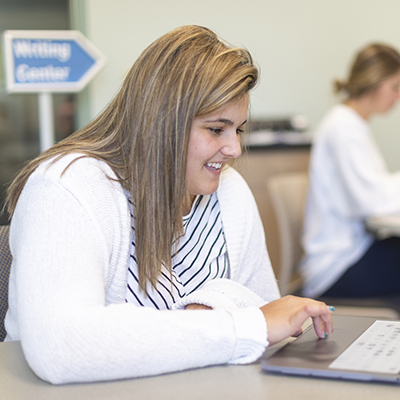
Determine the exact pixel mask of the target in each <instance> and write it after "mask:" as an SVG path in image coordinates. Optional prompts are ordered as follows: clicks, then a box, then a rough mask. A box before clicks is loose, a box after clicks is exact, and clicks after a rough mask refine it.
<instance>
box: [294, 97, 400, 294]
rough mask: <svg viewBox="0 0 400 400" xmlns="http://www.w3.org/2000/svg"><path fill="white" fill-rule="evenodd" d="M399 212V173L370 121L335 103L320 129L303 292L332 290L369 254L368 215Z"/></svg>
mask: <svg viewBox="0 0 400 400" xmlns="http://www.w3.org/2000/svg"><path fill="white" fill-rule="evenodd" d="M398 212H400V173H398V172H397V173H389V172H388V170H387V167H386V164H385V161H384V160H383V157H382V155H381V153H380V151H379V149H378V147H377V145H376V143H375V140H374V138H373V136H372V133H371V131H370V129H369V126H368V123H367V122H366V121H365V120H364V119H363V118H362V117H361V116H360V115H359V114H358V113H356V112H355V111H354V110H353V109H352V108H350V107H348V106H346V105H337V106H335V107H334V108H333V109H332V110H331V111H330V112H329V113H328V114H327V115H326V116H325V118H324V119H323V120H322V122H321V124H320V125H319V127H318V128H317V131H316V135H315V139H314V143H313V147H312V152H311V161H310V185H309V192H308V201H307V208H306V216H305V223H304V233H303V245H304V249H305V253H306V255H305V258H304V260H303V262H302V265H301V270H302V273H303V276H304V279H305V289H304V294H305V295H306V296H310V297H316V296H319V295H320V294H323V293H324V292H325V291H326V290H327V289H329V288H330V287H331V286H332V285H333V284H334V283H335V282H336V281H337V280H338V279H339V278H340V276H342V275H343V274H344V272H345V271H346V270H347V269H348V268H349V267H350V266H351V265H352V264H354V263H355V262H356V261H358V260H359V259H360V258H361V256H362V255H363V254H364V253H365V251H366V250H367V248H368V247H369V246H370V245H371V243H372V241H373V237H372V235H371V234H369V233H367V232H366V230H365V226H364V220H365V219H366V218H367V217H369V216H372V215H388V214H392V213H398Z"/></svg>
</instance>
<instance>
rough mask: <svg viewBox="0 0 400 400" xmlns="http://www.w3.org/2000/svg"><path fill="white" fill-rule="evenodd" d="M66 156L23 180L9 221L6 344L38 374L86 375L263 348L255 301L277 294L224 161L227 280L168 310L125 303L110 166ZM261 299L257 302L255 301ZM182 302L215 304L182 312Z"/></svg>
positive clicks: (165, 368)
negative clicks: (15, 345) (17, 343)
mask: <svg viewBox="0 0 400 400" xmlns="http://www.w3.org/2000/svg"><path fill="white" fill-rule="evenodd" d="M75 157H76V155H69V156H66V157H64V158H62V159H61V160H60V161H58V162H57V163H55V164H54V165H53V166H51V167H50V168H46V165H42V166H40V167H39V168H38V169H37V170H36V171H35V172H34V173H33V174H32V176H31V177H30V178H29V180H28V182H27V184H26V186H25V188H24V190H23V192H22V193H21V196H20V199H19V201H18V204H17V207H16V210H15V213H14V216H13V218H12V221H11V231H10V247H11V252H12V255H13V258H14V259H13V265H12V268H11V276H10V286H9V310H8V313H7V315H6V321H5V323H6V329H7V332H8V336H7V340H18V339H20V340H21V343H22V347H23V350H24V354H25V357H26V359H27V361H28V363H29V365H30V366H31V368H32V369H33V370H34V371H35V373H36V374H37V375H38V376H39V377H41V378H42V379H44V380H47V381H49V382H52V383H67V382H85V381H97V380H110V379H122V378H130V377H139V376H145V375H155V374H161V373H165V372H171V371H177V370H183V369H188V368H194V367H201V366H206V365H213V364H223V363H247V362H252V361H254V360H255V359H257V358H258V357H259V356H260V355H261V354H262V352H263V350H264V349H265V346H267V345H268V342H267V332H266V323H265V319H264V317H263V315H262V313H261V311H260V310H259V308H258V307H259V306H260V305H262V304H263V303H265V302H267V301H271V300H274V299H276V298H278V297H279V291H278V287H277V284H276V281H275V278H274V275H273V272H272V268H271V264H270V262H269V259H268V255H267V251H266V246H265V238H264V233H263V228H262V224H261V220H260V218H259V214H258V211H257V207H256V205H255V201H254V198H253V196H252V194H251V192H250V190H249V188H248V187H247V185H246V183H245V182H244V180H243V179H242V178H241V177H240V175H239V174H238V173H237V172H236V171H234V170H233V169H231V168H228V169H227V170H226V171H224V172H223V173H222V175H221V179H220V186H219V189H218V191H217V193H218V199H219V203H220V207H221V215H222V221H223V225H224V231H225V237H226V244H227V248H228V255H229V264H230V278H231V280H227V279H219V280H213V281H211V282H209V283H207V284H206V285H205V286H204V287H203V288H201V289H199V290H197V291H195V292H194V293H192V294H191V295H189V296H186V297H184V298H183V299H182V300H180V301H179V302H178V303H176V304H175V305H174V308H175V310H174V311H170V310H165V311H159V310H156V309H154V308H150V307H137V306H135V305H133V304H130V303H125V295H126V287H127V271H128V268H127V264H128V259H129V249H130V214H129V208H128V202H127V198H126V196H125V193H124V191H123V189H122V187H121V186H120V184H118V183H117V182H115V181H111V180H109V179H108V178H107V177H106V176H105V174H108V175H109V176H111V177H113V176H114V174H113V173H112V171H111V170H110V169H109V167H108V166H107V165H106V164H105V163H102V162H100V161H98V160H95V159H92V158H87V157H86V158H83V159H80V160H78V161H76V162H74V163H73V164H72V165H71V166H70V167H69V168H68V169H67V171H66V172H65V173H64V174H63V175H62V176H61V173H62V172H63V171H64V169H65V167H66V166H67V165H68V164H69V163H70V162H71V161H72V160H73V159H74V158H75ZM260 296H261V297H262V298H261V297H260ZM189 303H200V304H205V305H209V306H211V307H213V308H215V310H213V311H198V310H196V311H186V310H180V309H181V308H183V307H184V306H185V304H189Z"/></svg>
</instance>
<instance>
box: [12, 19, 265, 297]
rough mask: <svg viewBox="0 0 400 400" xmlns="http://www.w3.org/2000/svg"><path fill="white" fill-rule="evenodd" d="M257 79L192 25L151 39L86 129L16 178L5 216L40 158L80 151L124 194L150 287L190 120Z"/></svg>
mask: <svg viewBox="0 0 400 400" xmlns="http://www.w3.org/2000/svg"><path fill="white" fill-rule="evenodd" d="M257 79H258V69H257V67H256V66H255V65H254V63H253V60H252V58H251V56H250V54H249V53H248V51H246V50H244V49H240V48H233V47H232V46H230V45H228V44H227V43H225V42H223V41H222V40H220V39H219V38H218V37H217V36H216V34H215V33H213V32H212V31H210V30H209V29H207V28H204V27H199V26H183V27H180V28H177V29H175V30H173V31H171V32H169V33H167V34H165V35H164V36H162V37H160V38H159V39H157V40H156V41H155V42H153V43H152V44H151V45H150V46H149V47H148V48H147V49H145V50H144V51H143V53H142V54H141V55H140V56H139V58H138V60H137V61H136V62H135V63H134V65H133V66H132V68H131V70H130V71H129V72H128V74H127V76H126V78H125V80H124V83H123V85H122V87H121V89H120V91H119V92H118V93H117V95H116V96H115V98H114V99H113V100H112V101H111V102H110V104H109V105H108V106H107V107H106V109H105V110H104V111H103V112H102V113H101V114H100V115H99V116H98V117H97V118H96V119H95V120H94V121H93V122H91V123H90V124H89V125H88V126H87V127H85V128H83V129H82V130H80V131H78V132H76V133H74V134H73V135H71V136H69V137H68V138H66V139H64V140H63V141H61V142H59V143H58V144H56V145H55V146H53V147H52V148H51V149H49V150H47V151H46V152H44V153H43V154H41V155H40V156H39V157H37V158H36V159H35V160H33V161H31V162H30V163H29V164H28V165H27V166H26V167H25V168H24V169H23V170H22V171H21V172H20V173H19V174H18V175H17V177H16V179H15V180H14V182H13V183H12V185H11V186H10V188H9V191H8V196H7V200H6V205H7V206H8V211H9V213H10V215H12V213H13V212H14V210H15V207H16V204H17V201H18V198H19V195H20V193H21V191H22V189H23V187H24V185H25V183H26V181H27V179H28V178H29V176H30V175H31V174H32V172H33V171H34V170H35V169H36V168H37V166H38V165H39V164H41V163H42V162H43V161H45V160H48V159H52V158H55V160H57V159H59V158H60V157H63V156H64V155H65V154H68V153H82V154H84V157H85V156H89V157H95V158H97V159H100V160H103V161H105V162H106V163H107V164H108V165H109V166H110V167H111V168H112V169H113V171H114V172H115V174H116V175H117V177H118V180H119V182H120V183H121V185H122V186H123V187H124V188H125V189H127V190H128V191H129V192H130V194H131V197H132V201H133V204H134V208H135V215H134V218H135V231H136V243H135V244H136V259H137V265H138V270H139V285H140V288H141V289H142V290H143V291H144V292H145V293H146V292H147V290H146V288H147V285H148V284H149V283H150V284H151V285H153V286H155V285H156V283H157V280H158V277H159V275H160V273H161V268H162V264H164V265H165V266H166V267H167V269H168V270H170V271H171V252H172V247H173V243H174V242H175V241H176V239H177V238H178V237H179V236H181V235H182V234H183V226H182V205H183V204H187V202H188V201H189V193H188V191H187V185H186V162H187V147H188V142H189V135H190V130H191V126H192V122H193V120H194V118H195V117H197V116H200V115H205V114H208V113H212V112H214V111H216V110H219V109H221V108H224V107H226V106H227V105H229V104H231V103H233V102H235V101H237V100H238V99H240V98H242V97H243V96H244V95H245V94H246V93H247V92H248V91H249V90H250V89H252V88H253V87H254V86H255V84H256V82H257Z"/></svg>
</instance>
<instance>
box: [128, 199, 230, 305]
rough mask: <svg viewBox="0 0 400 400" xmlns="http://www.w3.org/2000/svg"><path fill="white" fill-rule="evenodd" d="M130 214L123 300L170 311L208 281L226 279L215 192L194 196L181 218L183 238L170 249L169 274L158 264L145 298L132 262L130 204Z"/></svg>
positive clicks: (226, 271) (132, 239)
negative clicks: (170, 268) (155, 276)
mask: <svg viewBox="0 0 400 400" xmlns="http://www.w3.org/2000/svg"><path fill="white" fill-rule="evenodd" d="M128 204H129V212H130V213H131V224H132V229H131V235H132V236H131V245H130V258H129V264H128V286H127V291H126V301H127V302H130V303H133V304H136V305H138V306H150V307H155V308H156V309H157V310H165V309H171V308H172V305H173V304H174V303H176V302H177V301H178V300H179V299H181V298H183V297H185V296H187V295H188V294H190V293H192V292H194V291H195V290H198V289H199V288H201V287H202V286H204V284H205V283H206V282H208V281H210V280H212V279H220V278H228V272H229V260H228V254H227V248H226V242H225V235H224V230H223V226H222V218H221V209H220V207H219V202H218V196H217V193H212V194H210V195H206V196H197V197H196V199H195V201H194V202H193V205H192V208H191V210H190V213H189V214H188V215H186V216H184V217H183V228H184V235H183V236H182V237H180V238H179V240H178V241H177V243H176V244H175V246H176V248H175V249H172V252H173V253H174V254H171V262H172V270H171V273H170V272H169V271H168V270H167V268H166V267H165V266H164V265H162V267H161V268H162V270H161V275H160V276H159V278H158V282H157V284H156V287H155V288H154V287H152V285H151V284H150V283H149V284H148V285H147V296H145V295H144V293H143V291H142V290H140V288H139V272H138V267H137V263H136V251H135V237H136V235H135V227H134V218H133V210H134V207H133V204H132V202H131V200H130V197H128Z"/></svg>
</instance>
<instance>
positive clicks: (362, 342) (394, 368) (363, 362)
mask: <svg viewBox="0 0 400 400" xmlns="http://www.w3.org/2000/svg"><path fill="white" fill-rule="evenodd" d="M329 368H332V369H344V370H349V371H366V372H377V373H387V374H398V373H399V372H400V321H375V322H374V323H373V324H372V325H371V326H370V327H369V328H368V329H367V330H366V331H365V332H364V333H363V334H362V335H361V336H360V337H359V338H358V339H356V340H355V341H354V342H353V343H352V344H351V345H350V346H349V347H348V348H347V349H346V350H345V351H344V352H343V353H342V354H341V355H340V356H339V357H338V358H337V359H336V360H335V361H333V362H332V363H331V364H330V365H329Z"/></svg>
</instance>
